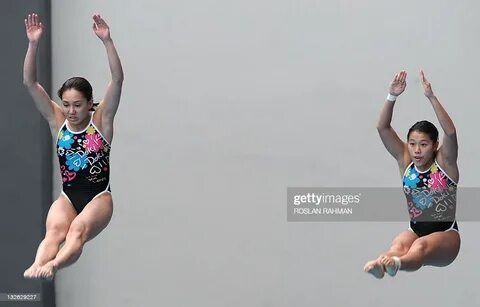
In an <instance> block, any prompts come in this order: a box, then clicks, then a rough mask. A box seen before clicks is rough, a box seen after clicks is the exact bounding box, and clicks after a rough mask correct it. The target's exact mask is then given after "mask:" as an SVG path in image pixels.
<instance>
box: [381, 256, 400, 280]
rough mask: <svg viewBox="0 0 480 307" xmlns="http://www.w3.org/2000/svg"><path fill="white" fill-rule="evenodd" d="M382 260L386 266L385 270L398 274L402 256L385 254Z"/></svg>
mask: <svg viewBox="0 0 480 307" xmlns="http://www.w3.org/2000/svg"><path fill="white" fill-rule="evenodd" d="M380 262H381V263H382V264H383V265H384V266H385V271H386V272H387V274H388V275H390V276H395V275H397V272H398V270H399V269H400V258H398V257H396V256H383V257H382V259H381V260H380Z"/></svg>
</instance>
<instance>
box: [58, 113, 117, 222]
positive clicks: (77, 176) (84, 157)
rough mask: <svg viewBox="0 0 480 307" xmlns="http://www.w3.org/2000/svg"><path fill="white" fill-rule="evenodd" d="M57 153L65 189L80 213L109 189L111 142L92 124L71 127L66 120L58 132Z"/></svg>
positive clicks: (65, 193)
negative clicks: (79, 128) (82, 127)
mask: <svg viewBox="0 0 480 307" xmlns="http://www.w3.org/2000/svg"><path fill="white" fill-rule="evenodd" d="M56 147H57V155H58V161H59V163H60V174H61V176H62V180H63V190H62V193H63V194H64V195H65V196H66V197H67V198H68V200H70V202H71V203H72V205H73V207H74V208H75V210H76V211H77V213H80V212H82V210H83V209H84V208H85V206H86V205H87V204H88V203H89V202H90V201H91V200H92V199H94V198H95V197H97V196H99V195H100V194H102V193H104V192H110V144H109V143H108V142H107V140H106V139H105V137H104V136H103V135H102V134H101V132H100V131H99V129H98V128H97V127H96V126H95V125H94V124H93V113H92V115H91V118H90V122H89V124H88V125H87V127H86V128H85V129H84V130H82V131H79V132H74V131H71V130H70V129H69V128H68V125H67V121H66V120H65V122H64V123H63V125H62V127H61V128H60V130H59V132H58V136H57V146H56Z"/></svg>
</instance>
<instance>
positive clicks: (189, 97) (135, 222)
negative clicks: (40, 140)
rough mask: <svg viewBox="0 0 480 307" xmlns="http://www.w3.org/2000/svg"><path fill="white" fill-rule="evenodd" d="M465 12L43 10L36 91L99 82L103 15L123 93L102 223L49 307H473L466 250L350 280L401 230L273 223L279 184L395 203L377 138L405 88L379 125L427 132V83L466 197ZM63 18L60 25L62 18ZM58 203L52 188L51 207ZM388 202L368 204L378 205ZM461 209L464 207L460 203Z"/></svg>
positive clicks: (468, 24) (471, 64)
mask: <svg viewBox="0 0 480 307" xmlns="http://www.w3.org/2000/svg"><path fill="white" fill-rule="evenodd" d="M479 6H480V4H477V3H476V2H472V1H469V2H467V1H461V2H459V3H453V2H451V1H423V2H418V1H402V2H392V1H380V0H369V1H333V0H330V1H316V2H315V1H307V0H301V1H283V0H276V1H267V0H266V1H213V0H207V1H201V2H199V1H161V2H158V1H141V2H139V1H127V0H123V1H119V2H115V3H113V2H111V3H105V2H102V3H99V2H98V1H81V2H65V1H54V2H53V4H52V33H53V35H52V52H53V63H52V64H53V66H52V68H53V87H54V89H56V88H57V87H58V86H60V84H61V83H62V82H63V81H64V80H65V79H66V78H68V77H70V76H72V75H83V76H85V77H87V78H88V79H89V80H91V81H92V83H93V85H94V89H95V90H96V92H95V97H96V99H98V100H100V99H101V98H102V96H103V94H104V90H105V86H106V84H107V81H108V78H109V71H108V65H107V62H106V55H105V51H104V48H103V46H102V44H101V43H100V41H99V40H98V39H97V38H96V37H95V35H94V34H93V33H92V30H91V19H90V18H91V15H92V14H93V13H95V12H100V13H102V14H103V15H104V16H105V18H106V19H107V21H108V22H109V23H110V25H111V28H112V36H113V38H114V40H115V43H116V45H117V47H118V50H119V53H120V55H121V58H122V61H123V64H124V70H125V83H124V92H123V96H122V104H121V107H120V109H119V113H118V116H117V119H116V134H115V139H114V142H113V154H112V163H113V168H112V189H113V195H114V203H115V212H114V217H113V220H112V222H111V224H110V225H109V227H108V228H107V229H106V230H105V231H104V232H103V233H102V234H101V235H100V236H99V237H97V238H96V239H94V240H93V241H92V242H90V243H88V245H87V247H86V248H85V249H84V254H83V255H82V257H81V259H80V260H79V261H78V263H77V264H75V265H74V266H72V267H70V268H68V269H65V270H63V271H62V272H60V273H59V274H58V278H57V283H56V286H57V288H56V290H57V304H58V306H61V307H63V306H222V307H223V306H302V307H303V306H318V305H319V304H323V305H325V306H348V305H355V306H385V305H387V304H388V305H389V306H392V307H393V306H405V305H406V304H411V302H412V301H413V302H415V305H422V304H428V305H436V306H452V305H460V304H462V303H466V301H467V300H469V301H471V300H472V299H473V300H475V301H478V300H479V295H478V291H477V290H476V287H475V285H476V279H475V276H478V274H477V273H478V272H477V269H476V267H477V266H476V265H475V264H476V261H475V260H476V259H477V258H478V257H477V256H478V254H479V253H480V250H479V248H478V247H477V245H476V244H475V243H476V241H475V240H474V238H473V235H474V234H475V233H476V232H477V231H478V225H477V223H461V224H460V227H461V231H462V239H463V243H462V244H463V247H462V250H461V253H460V255H459V258H458V259H457V261H456V262H455V263H454V264H452V265H451V266H449V267H447V268H443V269H433V268H424V269H422V270H421V271H419V272H417V273H414V274H399V276H397V278H395V279H394V280H392V279H388V278H387V279H385V280H382V281H378V280H374V279H373V278H371V277H370V276H367V275H366V274H364V273H363V272H362V267H363V265H364V263H365V262H366V261H367V260H369V259H372V258H375V257H377V256H378V254H379V253H380V252H382V251H383V250H384V249H386V248H387V247H388V246H389V244H390V241H391V239H392V238H393V237H394V236H395V235H396V234H397V233H399V232H400V231H402V230H404V229H405V228H406V227H407V222H405V223H382V222H377V223H287V222H286V212H285V202H286V188H287V187H289V186H340V187H341V186H353V187H357V186H372V187H386V186H399V185H400V180H399V177H398V170H397V168H396V163H395V162H394V161H393V159H392V158H391V157H390V156H389V155H388V154H387V152H386V151H385V149H384V148H383V145H382V144H381V141H380V140H379V138H378V136H377V133H376V130H375V123H376V120H377V116H378V112H379V110H380V108H381V105H382V104H383V101H384V98H385V96H386V94H387V87H388V83H389V82H390V79H391V78H392V76H393V75H394V73H395V72H396V71H397V70H400V69H406V70H408V71H409V73H410V75H409V79H408V87H407V91H406V93H405V94H404V95H402V97H401V98H400V99H399V101H398V103H397V106H396V110H395V118H394V123H393V124H394V127H395V128H396V129H397V131H398V132H399V134H400V135H402V136H403V135H404V134H405V133H406V131H407V129H408V127H409V126H410V125H411V124H412V123H414V122H415V121H417V120H420V119H424V118H427V119H430V120H432V121H433V122H435V123H437V121H436V120H435V118H434V113H433V110H432V109H431V107H430V106H429V104H428V103H427V100H426V99H425V98H424V96H423V93H422V91H421V88H420V85H419V79H418V77H417V75H418V72H419V70H420V69H422V68H423V69H425V71H426V73H427V76H428V77H429V78H430V79H431V81H432V83H433V87H434V89H435V90H436V92H437V95H438V96H439V97H440V99H441V101H442V102H443V103H444V105H445V107H446V109H447V110H448V111H449V113H450V114H451V116H452V117H453V119H454V120H455V122H456V124H457V128H458V135H459V142H460V156H459V165H460V168H461V184H462V185H463V186H479V184H480V182H479V179H478V178H477V176H476V172H477V170H478V169H479V166H480V165H479V162H478V159H475V158H476V157H475V155H476V153H477V152H478V149H479V144H480V143H479V142H478V139H477V138H476V137H475V136H476V131H477V130H478V121H477V120H476V115H477V114H476V113H477V111H478V110H479V108H478V106H477V102H476V101H474V100H472V98H473V97H474V95H475V93H476V92H475V89H476V88H477V83H478V73H477V72H478V68H479V67H478V65H479V64H478V60H477V58H478V57H477V51H478V47H479V45H480V44H479V42H478V41H477V38H476V37H477V36H476V35H475V34H476V32H475V31H476V30H475V29H478V28H479V26H480V21H479V20H478V18H475V13H474V12H476V11H477V10H476V9H477V8H480V7H479ZM66 12H75V18H72V16H71V15H70V14H68V13H66ZM58 191H59V187H58V186H57V188H56V189H55V192H54V193H55V195H56V194H58ZM394 205H395V206H403V205H404V204H385V206H394ZM461 205H464V204H461Z"/></svg>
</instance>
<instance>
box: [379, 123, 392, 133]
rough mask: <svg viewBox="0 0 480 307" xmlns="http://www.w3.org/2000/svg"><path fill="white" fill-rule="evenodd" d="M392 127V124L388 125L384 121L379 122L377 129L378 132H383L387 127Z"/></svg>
mask: <svg viewBox="0 0 480 307" xmlns="http://www.w3.org/2000/svg"><path fill="white" fill-rule="evenodd" d="M390 128H391V126H390V125H386V124H383V123H378V124H377V131H378V132H382V131H384V130H386V129H390Z"/></svg>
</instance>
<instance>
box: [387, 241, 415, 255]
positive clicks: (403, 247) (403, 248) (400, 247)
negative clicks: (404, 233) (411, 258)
mask: <svg viewBox="0 0 480 307" xmlns="http://www.w3.org/2000/svg"><path fill="white" fill-rule="evenodd" d="M410 247H411V244H405V243H404V242H402V241H400V240H398V241H393V243H392V247H391V249H392V250H394V251H396V252H398V253H400V254H402V255H403V254H406V253H408V250H409V249H410Z"/></svg>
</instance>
